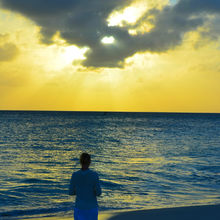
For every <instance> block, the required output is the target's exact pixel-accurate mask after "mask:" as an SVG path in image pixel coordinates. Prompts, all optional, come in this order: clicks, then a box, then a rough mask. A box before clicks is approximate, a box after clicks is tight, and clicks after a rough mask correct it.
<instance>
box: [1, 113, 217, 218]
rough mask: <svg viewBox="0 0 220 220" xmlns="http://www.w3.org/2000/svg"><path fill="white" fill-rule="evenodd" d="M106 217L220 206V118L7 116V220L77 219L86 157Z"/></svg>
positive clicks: (3, 162) (3, 132)
mask: <svg viewBox="0 0 220 220" xmlns="http://www.w3.org/2000/svg"><path fill="white" fill-rule="evenodd" d="M83 151H87V152H89V153H91V154H92V164H91V169H94V170H96V171H97V172H98V173H99V175H100V179H101V185H102V188H103V195H102V196H101V198H99V205H100V210H117V209H142V208H159V207H174V206H187V205H200V204H216V203H220V114H167V113H101V112H100V113H89V112H87V113H86V112H81V113H80V112H7V111H5V112H4V111H2V112H0V219H25V218H30V217H36V216H53V215H56V216H59V215H60V216H61V215H62V216H63V215H66V216H72V207H73V198H71V197H70V196H68V186H69V180H70V177H71V174H72V172H73V171H76V170H77V169H79V167H80V166H79V162H78V158H79V155H80V153H82V152H83Z"/></svg>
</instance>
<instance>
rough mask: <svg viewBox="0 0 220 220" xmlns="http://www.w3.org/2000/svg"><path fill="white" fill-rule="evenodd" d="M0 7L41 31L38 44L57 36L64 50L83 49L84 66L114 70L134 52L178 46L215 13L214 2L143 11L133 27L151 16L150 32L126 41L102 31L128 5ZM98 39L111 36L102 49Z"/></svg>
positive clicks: (184, 0)
mask: <svg viewBox="0 0 220 220" xmlns="http://www.w3.org/2000/svg"><path fill="white" fill-rule="evenodd" d="M0 1H1V3H2V6H3V7H5V8H7V9H10V10H13V11H16V12H19V13H22V14H24V15H25V16H27V17H28V18H30V19H32V20H33V21H35V22H36V23H37V24H38V25H39V26H40V27H41V34H42V42H44V43H47V44H50V43H52V37H53V35H54V34H55V33H56V32H57V31H59V32H60V35H61V37H62V38H63V39H65V40H66V41H67V42H68V43H69V44H76V45H78V46H88V47H89V48H90V50H89V52H88V53H87V54H86V56H87V59H86V60H85V62H84V65H85V66H94V67H117V66H121V65H123V61H124V59H125V58H126V57H129V56H131V55H133V54H134V53H136V52H143V51H154V52H162V51H167V50H169V49H172V48H174V47H175V46H177V45H178V44H180V43H181V41H182V38H183V36H184V34H185V33H187V32H189V31H192V30H196V29H197V28H198V27H199V26H201V25H203V24H204V23H205V21H206V20H207V19H208V16H206V15H210V14H218V13H220V1H219V0H180V1H178V2H177V3H176V4H174V5H169V6H166V7H165V8H164V9H163V10H162V11H159V10H156V9H155V10H152V11H150V12H149V11H148V12H147V13H146V14H145V15H144V16H143V17H142V18H141V19H140V21H139V22H138V23H141V22H142V21H144V20H146V19H148V17H149V15H152V14H153V15H154V16H156V19H155V20H154V28H153V29H152V30H151V31H150V32H148V33H145V34H139V35H133V36H132V35H130V34H129V33H128V28H129V27H128V26H124V27H108V24H107V22H106V19H107V18H108V16H109V14H110V13H111V12H112V11H114V10H116V9H120V8H123V7H124V6H126V5H128V4H129V3H130V2H132V0H19V1H18V0H0ZM104 36H114V38H115V39H116V41H115V43H114V44H112V45H104V44H102V43H101V39H102V38H103V37H104Z"/></svg>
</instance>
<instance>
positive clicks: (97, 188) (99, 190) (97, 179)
mask: <svg viewBox="0 0 220 220" xmlns="http://www.w3.org/2000/svg"><path fill="white" fill-rule="evenodd" d="M101 194H102V189H101V187H100V181H99V176H98V174H97V175H96V181H95V195H96V196H100V195H101Z"/></svg>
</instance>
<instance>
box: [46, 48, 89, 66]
mask: <svg viewBox="0 0 220 220" xmlns="http://www.w3.org/2000/svg"><path fill="white" fill-rule="evenodd" d="M87 50H88V48H87V47H85V48H79V47H76V46H57V45H53V46H51V48H50V49H48V50H47V52H46V54H47V65H46V69H48V70H61V69H63V68H65V67H67V66H70V65H72V63H73V62H74V61H82V60H84V59H86V57H85V56H84V54H85V53H86V51H87Z"/></svg>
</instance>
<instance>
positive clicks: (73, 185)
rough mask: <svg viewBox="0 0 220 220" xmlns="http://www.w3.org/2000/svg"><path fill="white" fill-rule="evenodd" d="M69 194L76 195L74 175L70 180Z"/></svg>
mask: <svg viewBox="0 0 220 220" xmlns="http://www.w3.org/2000/svg"><path fill="white" fill-rule="evenodd" d="M69 195H70V196H73V195H76V187H75V181H74V175H72V177H71V180H70V185H69Z"/></svg>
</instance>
